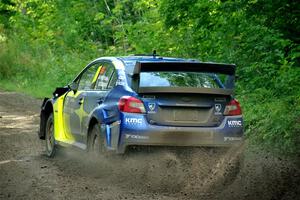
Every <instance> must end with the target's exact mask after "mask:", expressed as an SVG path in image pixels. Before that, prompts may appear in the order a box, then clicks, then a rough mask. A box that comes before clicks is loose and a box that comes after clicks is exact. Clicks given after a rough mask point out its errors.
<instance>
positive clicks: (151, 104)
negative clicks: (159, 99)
mask: <svg viewBox="0 0 300 200" xmlns="http://www.w3.org/2000/svg"><path fill="white" fill-rule="evenodd" d="M155 107H156V104H155V103H148V108H149V110H150V111H152V112H153V111H154V110H155Z"/></svg>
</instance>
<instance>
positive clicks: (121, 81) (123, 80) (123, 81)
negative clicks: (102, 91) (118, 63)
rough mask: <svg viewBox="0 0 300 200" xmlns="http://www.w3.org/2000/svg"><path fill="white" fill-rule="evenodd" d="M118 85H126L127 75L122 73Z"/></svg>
mask: <svg viewBox="0 0 300 200" xmlns="http://www.w3.org/2000/svg"><path fill="white" fill-rule="evenodd" d="M116 85H125V76H123V75H120V76H119V78H118V80H117V82H116Z"/></svg>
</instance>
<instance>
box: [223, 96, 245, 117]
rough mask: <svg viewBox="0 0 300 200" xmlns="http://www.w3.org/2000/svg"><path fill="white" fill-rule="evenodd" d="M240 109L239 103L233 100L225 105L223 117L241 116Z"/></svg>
mask: <svg viewBox="0 0 300 200" xmlns="http://www.w3.org/2000/svg"><path fill="white" fill-rule="evenodd" d="M241 114H242V109H241V106H240V103H239V102H238V101H237V100H235V99H233V100H231V101H230V102H229V104H227V105H226V107H225V110H224V115H241Z"/></svg>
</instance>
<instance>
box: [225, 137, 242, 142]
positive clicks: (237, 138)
mask: <svg viewBox="0 0 300 200" xmlns="http://www.w3.org/2000/svg"><path fill="white" fill-rule="evenodd" d="M240 140H242V138H241V137H224V141H225V142H226V141H240Z"/></svg>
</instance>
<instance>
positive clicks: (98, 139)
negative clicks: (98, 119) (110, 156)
mask: <svg viewBox="0 0 300 200" xmlns="http://www.w3.org/2000/svg"><path fill="white" fill-rule="evenodd" d="M105 142H106V140H105V138H104V137H103V135H102V133H101V128H100V125H99V124H98V123H97V124H95V125H94V126H93V127H92V128H91V130H90V134H89V142H88V145H89V147H88V151H89V153H90V154H91V155H92V156H93V157H100V156H106V155H107V150H106V148H105Z"/></svg>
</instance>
